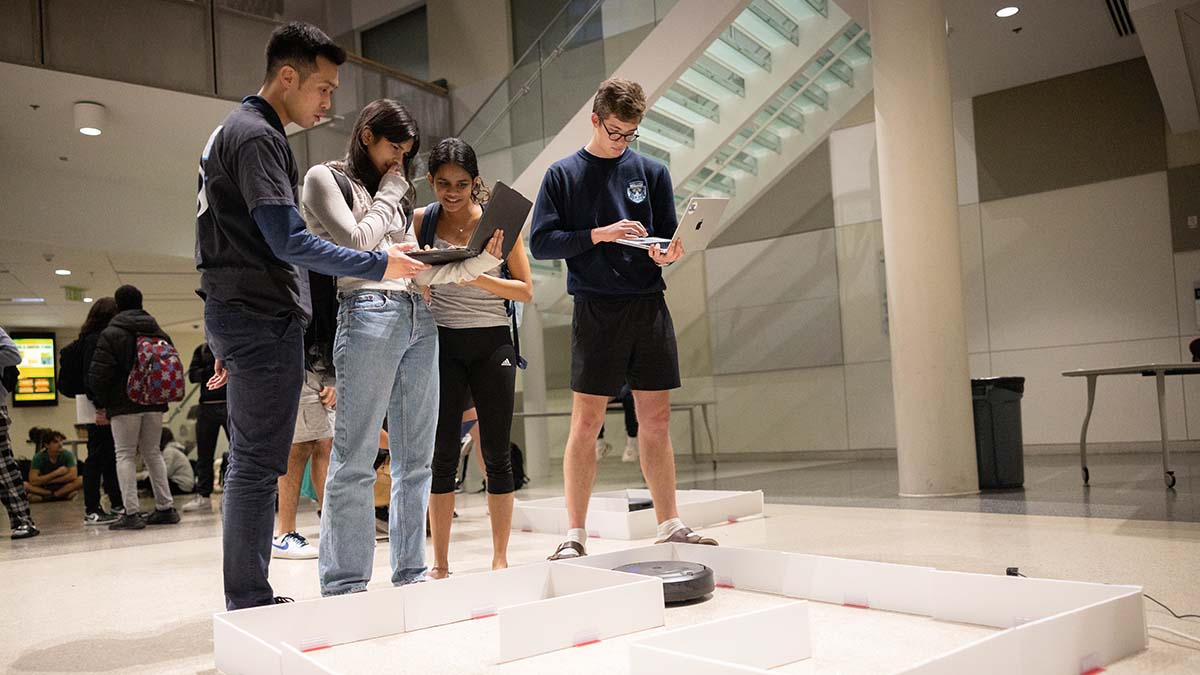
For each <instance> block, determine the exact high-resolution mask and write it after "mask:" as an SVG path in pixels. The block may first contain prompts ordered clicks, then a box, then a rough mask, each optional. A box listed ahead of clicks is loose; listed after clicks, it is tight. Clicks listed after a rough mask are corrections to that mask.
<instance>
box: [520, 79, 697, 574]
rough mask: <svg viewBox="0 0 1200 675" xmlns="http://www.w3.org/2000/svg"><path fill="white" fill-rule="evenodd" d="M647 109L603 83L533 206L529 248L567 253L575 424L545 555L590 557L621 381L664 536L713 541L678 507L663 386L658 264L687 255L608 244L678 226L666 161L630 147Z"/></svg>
mask: <svg viewBox="0 0 1200 675" xmlns="http://www.w3.org/2000/svg"><path fill="white" fill-rule="evenodd" d="M645 112H646V97H645V95H644V94H643V93H642V88H641V86H640V85H638V84H637V83H636V82H630V81H628V80H622V79H618V78H612V79H609V80H606V81H604V82H603V83H601V85H600V89H599V90H598V91H597V92H596V98H595V100H594V101H593V103H592V137H591V139H590V140H589V141H588V144H587V145H586V146H584V147H583V149H581V150H579V151H578V152H576V153H575V154H573V155H571V156H569V157H566V158H564V159H561V160H559V161H557V162H555V163H554V164H553V165H551V167H550V169H549V170H548V171H547V172H546V176H545V178H543V179H542V188H541V190H540V191H539V192H538V196H537V202H536V203H535V205H534V207H533V225H532V228H531V230H530V250H531V252H532V253H533V257H535V258H538V259H539V260H549V259H556V258H562V259H565V260H566V261H567V292H568V293H570V294H571V295H572V296H573V297H574V299H575V310H574V318H573V320H572V339H571V391H573V392H574V397H573V400H572V404H571V431H570V435H569V436H568V438H567V448H566V452H565V453H564V455H563V476H564V482H565V489H566V500H567V517H568V521H569V523H568V528H569V529H568V530H567V540H566V541H564V542H563V543H562V544H561V545H559V547H558V550H556V551H555V552H554V554H553V555H551V556H550V559H551V560H559V559H563V558H574V557H579V556H583V555H587V552H586V550H585V549H584V542H585V541H586V539H587V529H586V521H587V507H588V500H589V499H590V498H591V496H592V483H593V481H594V479H595V476H596V454H595V440H596V435H597V434H598V433H599V432H600V427H601V425H603V423H604V411H605V408H606V407H607V405H608V401H609V400H610V399H612V398H613V397H614V396H616V395H617V394H618V392H620V390H621V387H622V386H623V385H624V384H625V383H626V382H628V383H629V386H630V387H631V388H632V389H633V397H634V401H635V405H636V408H637V417H638V424H639V426H640V432H639V434H638V440H639V443H640V448H639V449H640V452H641V464H642V473H643V474H644V475H645V477H646V483H647V485H649V487H650V495H651V497H652V498H653V500H654V511H655V515H656V516H657V517H658V536H659V541H660V543H661V542H665V541H671V542H682V543H692V544H712V545H715V544H716V543H717V542H715V541H713V540H712V539H709V538H708V537H702V536H700V535H699V534H697V533H695V532H693V531H692V530H691V529H689V528H688V527H686V526H684V524H683V523H682V522H680V520H679V512H678V510H677V509H676V505H675V451H674V449H673V448H672V447H671V437H670V435H669V433H668V431H669V427H670V421H671V398H670V390H671V389H677V388H678V387H679V355H678V353H677V350H676V345H675V327H674V325H673V324H672V323H671V313H670V312H669V311H668V310H667V303H666V300H665V298H664V297H663V291H664V290H665V289H666V284H665V283H663V277H662V268H663V267H665V266H667V265H670V264H671V263H673V262H675V261H676V260H678V259H679V258H680V257H682V256H683V253H684V251H683V247H682V246H681V245H680V243H679V242H678V241H672V242H671V245H670V247H668V248H667V249H666V250H663V249H660V248H659V247H657V246H651V247H650V250H649V251H647V252H644V251H643V250H642V249H638V248H633V247H630V246H624V245H621V244H617V243H615V242H616V241H617V240H619V239H633V238H637V237H645V236H653V237H663V238H668V239H669V238H671V237H672V236H674V234H675V227H676V225H677V224H678V223H677V221H676V218H675V199H674V195H673V192H672V189H671V175H670V173H668V172H667V167H666V166H664V165H663V164H661V163H660V162H657V161H655V160H653V159H649V158H647V157H643V156H641V155H639V154H638V153H636V152H634V151H633V150H631V149H630V148H629V144H630V143H631V142H632V141H633V140H635V139H636V138H637V136H638V134H637V127H638V125H639V124H640V123H641V121H642V115H644V114H645Z"/></svg>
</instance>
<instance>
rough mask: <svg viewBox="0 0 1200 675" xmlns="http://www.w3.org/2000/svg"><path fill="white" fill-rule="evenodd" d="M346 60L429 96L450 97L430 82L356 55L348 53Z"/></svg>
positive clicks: (446, 90)
mask: <svg viewBox="0 0 1200 675" xmlns="http://www.w3.org/2000/svg"><path fill="white" fill-rule="evenodd" d="M346 60H347V61H349V62H350V63H354V64H357V65H360V66H362V67H364V68H366V69H367V70H374V71H376V72H378V73H381V74H383V75H386V76H388V77H390V78H392V79H394V80H400V81H401V82H404V83H405V84H411V85H413V86H414V87H420V88H421V89H424V90H426V91H428V92H429V93H431V94H436V95H438V96H442V97H447V96H449V95H450V91H449V90H448V89H446V88H445V87H443V86H440V85H437V84H434V83H432V82H426V81H425V80H418V79H417V78H415V77H413V76H412V75H406V74H405V73H402V72H400V71H399V70H396V69H395V68H390V67H388V66H385V65H383V64H382V63H379V62H378V61H372V60H371V59H367V58H363V57H361V56H359V55H357V54H350V53H348V52H347V54H346Z"/></svg>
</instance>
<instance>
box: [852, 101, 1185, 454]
mask: <svg viewBox="0 0 1200 675" xmlns="http://www.w3.org/2000/svg"><path fill="white" fill-rule="evenodd" d="M955 113H956V124H955V126H956V141H957V144H956V149H957V155H958V158H959V162H960V171H959V201H960V204H961V206H960V210H959V215H960V224H961V227H962V230H961V235H962V242H963V250H962V255H963V278H964V282H965V289H966V298H965V304H966V308H965V309H966V318H967V333H968V350H969V352H970V359H971V371H972V376H974V377H980V376H987V375H997V376H1003V375H1020V376H1023V377H1025V378H1026V393H1025V398H1024V401H1023V408H1022V411H1023V424H1024V436H1025V442H1026V443H1027V444H1058V443H1061V444H1073V443H1077V442H1078V438H1079V426H1080V424H1081V422H1082V419H1083V412H1084V407H1085V404H1086V392H1085V389H1084V386H1083V382H1082V381H1081V380H1070V379H1067V378H1064V377H1062V375H1061V373H1062V371H1065V370H1070V369H1075V368H1084V367H1102V366H1111V365H1119V364H1128V363H1136V362H1151V361H1178V360H1181V359H1183V360H1187V359H1185V358H1183V357H1184V356H1185V355H1186V343H1187V341H1188V338H1189V337H1190V336H1191V335H1192V334H1193V333H1195V332H1196V331H1197V327H1196V326H1195V325H1194V324H1195V321H1194V316H1195V311H1194V307H1193V305H1192V299H1191V298H1192V282H1193V277H1195V278H1200V255H1197V254H1178V255H1175V254H1172V252H1171V234H1170V221H1169V213H1168V198H1167V186H1166V174H1165V173H1153V174H1148V175H1143V176H1134V177H1130V178H1123V179H1119V180H1114V181H1108V182H1104V183H1097V184H1092V185H1085V186H1081V187H1075V188H1069V189H1064V190H1054V191H1050V192H1043V193H1039V194H1033V195H1025V196H1021V197H1015V198H1011V199H1004V200H998V201H994V202H988V203H985V204H979V203H978V202H977V201H976V202H974V203H972V202H971V201H969V200H971V199H974V200H978V189H977V187H976V185H975V180H974V176H975V174H976V172H975V167H974V148H973V147H972V146H971V139H972V138H973V132H972V129H971V125H970V124H969V115H970V106H969V105H962V104H959V105H956V106H955ZM873 127H874V125H873V124H865V125H862V126H859V127H853V128H850V129H845V130H841V131H837V132H834V135H833V137H832V138H831V141H830V148H831V150H830V151H831V153H832V154H833V157H832V166H833V167H834V171H833V176H834V200H835V202H834V203H835V212H836V214H837V216H838V221H839V222H838V234H839V239H838V255H839V270H838V272H839V285H840V288H841V299H842V312H843V333H844V335H845V345H846V366H845V368H846V372H847V383H848V387H847V388H848V391H849V392H851V393H850V394H849V395H848V403H847V408H848V419H849V426H850V429H851V434H850V446H849V447H851V448H867V447H879V445H883V446H885V447H886V446H890V445H891V444H893V443H894V431H893V430H892V429H890V428H888V427H889V426H890V425H889V424H888V422H889V421H890V418H891V416H892V413H891V409H890V400H891V391H890V381H889V380H890V378H887V377H886V375H887V371H888V367H887V366H888V363H887V359H888V358H890V357H889V354H888V348H887V341H886V337H885V336H883V334H882V331H881V330H880V325H879V324H880V320H879V316H880V309H879V308H880V304H881V302H882V298H881V295H880V289H881V286H880V285H879V284H878V278H877V276H878V265H877V262H876V260H875V256H876V255H877V253H878V251H881V250H882V245H881V243H880V242H881V239H880V224H879V223H878V222H870V221H872V219H874V218H878V206H877V205H878V181H877V178H876V177H877V169H876V168H875V155H874V152H873V148H874V140H873V139H874V133H873ZM860 221H861V222H860ZM871 369H873V370H874V373H873V377H872V379H873V380H875V381H877V382H880V383H884V384H886V389H885V390H882V391H881V390H880V389H876V388H868V387H866V386H850V385H849V383H850V381H851V380H855V381H857V380H859V379H860V378H863V379H865V378H866V374H867V372H868V371H869V370H871ZM851 373H854V375H851ZM1187 379H1188V380H1189V382H1188V383H1187V386H1188V391H1190V392H1192V393H1193V396H1192V397H1191V400H1192V401H1194V402H1196V403H1193V405H1192V406H1189V409H1188V411H1187V414H1185V410H1184V397H1183V391H1184V383H1183V382H1182V381H1181V380H1180V379H1179V378H1173V379H1172V380H1171V381H1169V383H1168V390H1167V391H1168V415H1169V420H1168V428H1169V432H1170V435H1171V437H1172V438H1174V439H1183V438H1196V437H1197V434H1198V433H1200V429H1197V430H1195V431H1193V430H1192V428H1193V427H1195V426H1196V424H1200V407H1198V405H1197V404H1200V388H1197V385H1196V384H1195V383H1192V382H1191V381H1190V380H1193V379H1195V378H1187ZM864 385H865V382H864ZM1156 400H1157V399H1156V397H1155V393H1154V387H1153V385H1152V383H1150V382H1149V381H1146V380H1143V379H1142V378H1138V377H1128V378H1108V379H1101V380H1100V385H1099V388H1098V396H1097V404H1096V412H1095V416H1094V417H1093V423H1092V426H1091V428H1090V430H1089V440H1091V441H1095V442H1130V441H1154V440H1157V438H1158V435H1159V431H1158V429H1159V427H1158V412H1157V402H1156ZM1189 417H1190V419H1191V421H1192V424H1191V425H1188V424H1187V421H1188V418H1189Z"/></svg>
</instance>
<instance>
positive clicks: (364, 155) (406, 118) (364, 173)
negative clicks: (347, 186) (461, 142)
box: [346, 98, 421, 195]
mask: <svg viewBox="0 0 1200 675" xmlns="http://www.w3.org/2000/svg"><path fill="white" fill-rule="evenodd" d="M363 129H370V130H371V133H372V134H373V135H374V136H375V138H376V139H379V138H385V139H387V140H388V141H391V142H392V143H404V142H405V141H407V140H409V139H412V142H413V145H412V150H409V152H408V154H407V155H405V156H404V163H403V169H404V177H405V179H407V180H408V181H409V182H412V164H413V158H414V157H416V156H417V151H418V150H420V149H421V132H420V131H419V130H418V129H417V121H416V120H414V119H413V117H412V115H410V114H409V112H408V108H405V107H404V104H403V103H401V102H399V101H395V100H392V99H390V98H380V99H376V100H374V101H371V102H370V103H368V104H367V105H366V106H365V107H364V108H363V109H362V112H360V113H359V114H358V120H356V121H355V122H354V131H353V132H351V134H350V147H349V148H347V150H346V173H348V174H350V177H351V178H354V179H355V180H357V181H358V182H360V183H362V184H363V186H364V187H366V188H367V192H369V193H371V194H372V195H374V194H375V193H376V192H377V191H378V190H379V181H380V180H382V179H383V175H382V174H380V173H379V170H378V169H376V168H375V164H374V163H373V162H372V161H371V156H370V154H369V153H368V152H367V144H366V143H363V139H362V136H363Z"/></svg>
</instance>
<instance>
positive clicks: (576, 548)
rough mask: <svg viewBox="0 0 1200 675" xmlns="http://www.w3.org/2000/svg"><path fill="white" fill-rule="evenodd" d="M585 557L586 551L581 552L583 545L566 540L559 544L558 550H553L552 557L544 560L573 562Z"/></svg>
mask: <svg viewBox="0 0 1200 675" xmlns="http://www.w3.org/2000/svg"><path fill="white" fill-rule="evenodd" d="M568 550H569V551H570V552H568ZM585 555H587V551H585V550H583V544H581V543H579V542H577V541H574V540H572V539H568V540H566V541H564V542H563V543H561V544H559V545H558V548H557V549H555V550H554V555H552V556H550V557H548V558H546V560H574V559H575V558H582V557H583V556H585Z"/></svg>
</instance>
